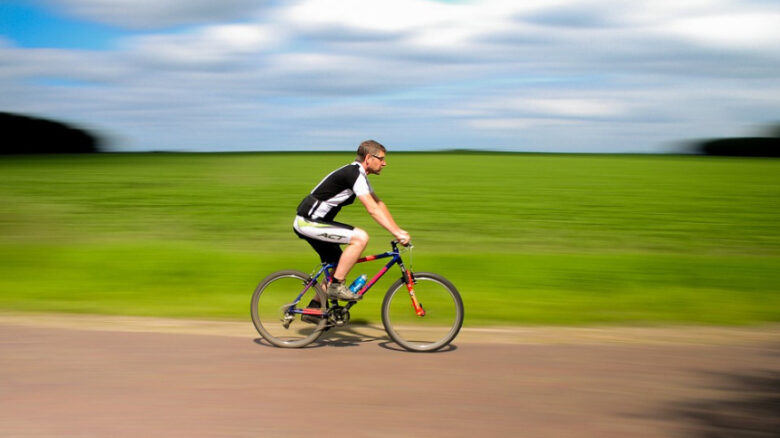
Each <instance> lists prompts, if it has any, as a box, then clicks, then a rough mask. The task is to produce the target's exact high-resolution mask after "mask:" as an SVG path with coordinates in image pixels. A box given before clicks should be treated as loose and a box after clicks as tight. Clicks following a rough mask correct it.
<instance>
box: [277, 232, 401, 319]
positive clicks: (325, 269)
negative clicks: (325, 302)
mask: <svg viewBox="0 0 780 438" xmlns="http://www.w3.org/2000/svg"><path fill="white" fill-rule="evenodd" d="M391 245H392V246H393V250H392V251H387V252H384V253H382V254H374V255H370V256H366V257H363V258H360V259H358V261H357V263H364V262H370V261H373V260H379V259H386V258H388V257H392V258H393V259H392V260H390V261H389V262H388V263H387V264H386V265H385V266H384V267H383V268H382V269H380V270H379V272H377V274H376V275H374V277H373V278H372V279H371V280H370V281H369V282H367V283H366V284H365V285H364V286H363V288H362V289H360V291H358V292H357V294H358V295H360V296H363V294H365V293H366V292H368V291H369V289H371V288H372V287H373V286H374V284H376V282H377V281H379V279H380V278H382V277H383V276H384V275H385V274H386V273H387V271H388V270H389V269H390V268H391V267H393V265H395V264H398V265H399V266H400V267H401V271H402V274H403V278H407V275H406V267H405V266H404V263H403V261H402V260H401V252H400V251H399V250H398V246H397V245H396V243H395V242H391ZM335 268H336V265H335V264H333V263H322V264H321V265H320V268H319V270H318V271H317V273H316V274H314V275H312V276H311V279H310V280H309V281H308V282H306V287H304V289H303V291H301V293H300V294H298V296H297V297H296V298H295V301H294V302H293V303H292V305H293V306H297V305H298V303H300V301H301V299H302V298H303V296H304V295H305V294H306V292H308V290H309V289H310V288H311V287H312V286H314V285H315V284H317V280H318V279H319V278H320V277H321V276H323V275H324V276H325V282H326V283H327V282H330V281H332V280H333V274H332V272H331V271H332V270H333V269H335ZM355 304H356V301H352V302H349V303H348V304H347V305H346V306H345V307H346V308H347V309H349V308H351V307H352V306H353V305H355ZM290 312H292V313H298V314H304V313H306V314H312V315H322V316H323V317H327V315H328V310H326V311H325V312H320V311H319V310H314V309H311V310H308V311H307V310H304V309H297V308H296V309H293V310H291V311H290Z"/></svg>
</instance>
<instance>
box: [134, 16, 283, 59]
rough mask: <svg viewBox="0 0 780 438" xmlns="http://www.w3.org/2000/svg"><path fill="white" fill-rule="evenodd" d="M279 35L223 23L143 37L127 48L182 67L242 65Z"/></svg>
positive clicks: (271, 45) (265, 29)
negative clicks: (221, 64) (190, 30)
mask: <svg viewBox="0 0 780 438" xmlns="http://www.w3.org/2000/svg"><path fill="white" fill-rule="evenodd" d="M280 39H281V32H280V31H279V30H278V29H272V28H270V27H269V26H264V25H260V24H226V25H214V26H206V27H202V28H199V29H197V30H195V31H192V32H186V33H178V34H157V35H145V36H140V37H136V38H133V39H131V40H128V41H127V43H126V46H127V47H128V48H129V49H130V51H131V52H132V53H134V54H135V55H137V56H138V57H139V58H141V59H148V60H153V61H155V62H159V63H160V64H168V65H177V64H182V65H184V66H193V65H199V64H200V65H204V64H214V63H224V62H229V61H233V62H241V61H242V59H241V57H245V56H252V53H258V52H263V51H267V50H271V49H273V48H274V47H275V46H276V45H277V44H279V41H280Z"/></svg>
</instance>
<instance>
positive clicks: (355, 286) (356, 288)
mask: <svg viewBox="0 0 780 438" xmlns="http://www.w3.org/2000/svg"><path fill="white" fill-rule="evenodd" d="M367 278H368V277H366V274H363V275H361V276H360V277H358V278H356V279H355V281H353V282H352V284H350V285H349V290H351V291H352V293H353V294H356V293H358V292H360V289H363V286H364V285H365V284H366V279H367Z"/></svg>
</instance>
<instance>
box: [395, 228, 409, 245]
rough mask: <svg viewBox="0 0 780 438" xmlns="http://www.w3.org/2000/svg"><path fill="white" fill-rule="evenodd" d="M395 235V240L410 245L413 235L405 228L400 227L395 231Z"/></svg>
mask: <svg viewBox="0 0 780 438" xmlns="http://www.w3.org/2000/svg"><path fill="white" fill-rule="evenodd" d="M393 236H394V237H395V240H397V241H398V242H399V243H400V244H401V245H403V246H407V245H409V242H411V241H412V236H410V235H409V233H407V232H406V231H404V230H400V229H399V230H398V231H396V232H395V233H393Z"/></svg>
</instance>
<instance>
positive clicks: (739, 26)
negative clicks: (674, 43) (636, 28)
mask: <svg viewBox="0 0 780 438" xmlns="http://www.w3.org/2000/svg"><path fill="white" fill-rule="evenodd" d="M666 28H667V29H668V30H669V32H671V33H673V34H677V35H680V36H682V37H685V38H690V39H692V40H694V41H696V42H698V43H701V44H705V45H708V46H711V47H716V48H718V47H719V48H728V49H740V50H767V49H770V50H771V49H772V48H774V49H777V48H778V47H780V13H747V14H719V15H704V16H697V17H690V18H684V19H680V20H672V21H671V22H670V23H669V24H668V25H667V26H666Z"/></svg>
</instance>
